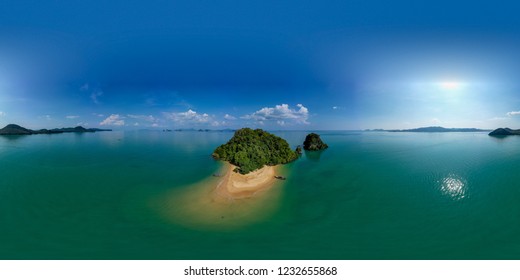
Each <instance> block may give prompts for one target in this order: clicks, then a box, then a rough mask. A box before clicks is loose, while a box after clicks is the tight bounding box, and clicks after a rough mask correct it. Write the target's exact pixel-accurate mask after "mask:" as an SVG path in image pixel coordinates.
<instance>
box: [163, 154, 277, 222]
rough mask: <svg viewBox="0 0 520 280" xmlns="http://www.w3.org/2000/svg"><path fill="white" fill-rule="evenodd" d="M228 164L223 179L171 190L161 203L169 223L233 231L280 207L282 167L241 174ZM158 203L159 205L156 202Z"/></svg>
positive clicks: (263, 217) (221, 171) (207, 180)
mask: <svg viewBox="0 0 520 280" xmlns="http://www.w3.org/2000/svg"><path fill="white" fill-rule="evenodd" d="M234 168H235V166H233V165H231V164H229V163H225V164H224V165H223V167H222V168H221V170H220V173H219V174H221V177H213V176H211V177H209V178H207V179H204V180H202V181H200V182H197V183H195V184H192V185H188V186H186V187H182V188H178V189H174V190H171V191H169V192H168V193H167V194H165V195H164V196H163V197H161V198H160V199H159V200H160V201H159V205H160V210H161V212H162V214H163V215H164V216H165V217H166V218H167V219H168V220H170V221H172V222H175V223H178V224H181V225H184V226H187V227H190V228H199V229H208V228H211V229H220V230H226V229H232V228H236V227H242V226H244V225H247V224H252V223H255V222H260V221H262V220H265V219H266V218H268V217H269V216H271V215H272V214H273V213H274V212H275V211H276V210H277V209H278V208H279V203H280V200H281V195H282V188H281V185H282V184H283V181H280V180H278V179H276V178H275V177H274V176H275V175H282V176H283V175H285V174H284V173H286V172H285V170H284V169H283V168H282V167H281V166H265V167H263V168H261V169H259V170H256V171H254V172H250V173H248V174H245V175H242V174H239V173H236V172H233V169H234ZM154 204H156V203H154Z"/></svg>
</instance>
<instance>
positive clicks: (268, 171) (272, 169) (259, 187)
mask: <svg viewBox="0 0 520 280" xmlns="http://www.w3.org/2000/svg"><path fill="white" fill-rule="evenodd" d="M235 168H236V166H234V165H232V164H230V163H227V162H226V163H225V164H224V167H223V168H222V171H221V172H222V173H221V174H222V177H221V178H220V180H218V183H217V185H216V187H215V194H216V195H217V196H220V197H225V198H246V197H251V196H254V195H256V194H257V193H259V192H262V191H265V190H267V189H269V188H271V187H272V186H273V185H274V184H275V183H276V182H277V181H278V179H276V178H275V176H276V175H277V173H278V167H277V166H264V167H262V168H260V169H258V170H255V171H252V172H249V173H247V174H240V173H237V172H234V171H233V170H234V169H235Z"/></svg>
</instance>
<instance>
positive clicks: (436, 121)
mask: <svg viewBox="0 0 520 280" xmlns="http://www.w3.org/2000/svg"><path fill="white" fill-rule="evenodd" d="M432 123H433V124H437V125H438V124H441V123H442V121H441V120H439V119H438V118H433V119H432Z"/></svg>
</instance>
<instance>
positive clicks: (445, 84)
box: [440, 81, 461, 90]
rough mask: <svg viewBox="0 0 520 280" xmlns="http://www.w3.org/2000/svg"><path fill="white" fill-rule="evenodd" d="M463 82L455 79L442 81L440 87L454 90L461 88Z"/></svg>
mask: <svg viewBox="0 0 520 280" xmlns="http://www.w3.org/2000/svg"><path fill="white" fill-rule="evenodd" d="M460 86H461V83H459V82H455V81H448V82H441V83H440V87H441V88H442V89H447V90H454V89H458V88H460Z"/></svg>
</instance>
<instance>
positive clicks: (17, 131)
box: [0, 124, 112, 135]
mask: <svg viewBox="0 0 520 280" xmlns="http://www.w3.org/2000/svg"><path fill="white" fill-rule="evenodd" d="M96 131H112V130H111V129H99V128H84V127H82V126H76V127H63V128H53V129H39V130H32V129H27V128H25V127H21V126H19V125H17V124H8V125H6V126H5V127H4V128H2V129H0V135H31V134H57V133H67V132H75V133H83V132H96Z"/></svg>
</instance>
